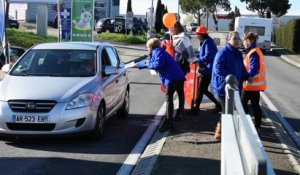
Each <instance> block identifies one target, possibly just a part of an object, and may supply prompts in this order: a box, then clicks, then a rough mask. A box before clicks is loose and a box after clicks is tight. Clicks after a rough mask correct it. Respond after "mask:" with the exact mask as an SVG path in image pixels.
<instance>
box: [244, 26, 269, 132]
mask: <svg viewBox="0 0 300 175" xmlns="http://www.w3.org/2000/svg"><path fill="white" fill-rule="evenodd" d="M257 39H258V36H257V34H256V33H252V32H247V33H245V34H244V38H243V45H244V46H245V49H246V56H245V58H244V65H245V67H246V70H247V72H248V73H249V79H248V80H247V81H245V82H244V83H243V91H242V95H241V99H242V104H243V107H244V110H245V112H246V113H248V102H249V101H250V102H251V106H252V109H253V113H254V125H255V128H256V130H257V131H259V130H260V125H261V119H262V111H261V107H260V105H259V99H260V91H264V90H266V89H267V84H266V72H265V62H264V55H263V53H262V51H261V50H260V49H259V48H258V47H257V46H256V41H257Z"/></svg>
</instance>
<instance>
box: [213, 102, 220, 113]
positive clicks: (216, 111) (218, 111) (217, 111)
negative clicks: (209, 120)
mask: <svg viewBox="0 0 300 175" xmlns="http://www.w3.org/2000/svg"><path fill="white" fill-rule="evenodd" d="M221 112H222V107H221V105H220V104H217V105H216V108H215V109H214V110H213V111H212V113H213V114H218V113H221Z"/></svg>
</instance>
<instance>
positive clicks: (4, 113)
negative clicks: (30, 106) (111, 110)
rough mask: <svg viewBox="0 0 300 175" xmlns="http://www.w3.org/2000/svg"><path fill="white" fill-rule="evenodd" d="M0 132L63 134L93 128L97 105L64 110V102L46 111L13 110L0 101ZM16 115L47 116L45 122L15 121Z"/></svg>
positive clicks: (10, 133)
mask: <svg viewBox="0 0 300 175" xmlns="http://www.w3.org/2000/svg"><path fill="white" fill-rule="evenodd" d="M0 105H1V106H0V134H7V135H65V134H75V133H81V132H87V131H91V130H93V128H94V126H95V121H96V115H97V107H95V106H89V107H83V108H77V109H72V110H65V107H66V105H67V104H66V103H57V104H56V105H55V106H54V107H53V109H52V110H51V111H50V112H48V113H24V112H14V111H12V110H11V108H10V107H9V104H8V103H7V102H0ZM16 115H43V116H48V122H46V123H17V122H15V116H16Z"/></svg>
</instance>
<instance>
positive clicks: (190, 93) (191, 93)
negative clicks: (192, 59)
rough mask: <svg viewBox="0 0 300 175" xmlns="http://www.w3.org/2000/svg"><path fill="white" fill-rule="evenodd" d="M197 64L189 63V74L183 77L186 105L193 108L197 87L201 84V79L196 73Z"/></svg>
mask: <svg viewBox="0 0 300 175" xmlns="http://www.w3.org/2000/svg"><path fill="white" fill-rule="evenodd" d="M197 67H198V63H197V62H196V63H190V72H189V73H187V74H186V76H185V79H186V80H185V82H184V97H185V101H186V103H187V104H188V105H189V106H190V107H193V106H194V105H195V104H196V99H197V97H198V87H199V86H200V83H201V78H199V75H198V73H197Z"/></svg>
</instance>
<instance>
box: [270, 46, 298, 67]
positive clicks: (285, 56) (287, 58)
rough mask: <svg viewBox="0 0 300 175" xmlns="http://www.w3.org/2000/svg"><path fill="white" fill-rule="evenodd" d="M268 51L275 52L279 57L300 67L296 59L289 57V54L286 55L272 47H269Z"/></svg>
mask: <svg viewBox="0 0 300 175" xmlns="http://www.w3.org/2000/svg"><path fill="white" fill-rule="evenodd" d="M270 51H272V52H276V53H277V54H278V55H280V58H281V59H283V60H284V61H286V62H287V63H290V64H292V65H294V66H296V67H298V68H300V63H298V62H297V61H295V60H293V59H291V58H290V57H289V56H287V55H283V54H281V53H280V52H278V51H276V49H275V50H274V49H273V48H271V49H270Z"/></svg>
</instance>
